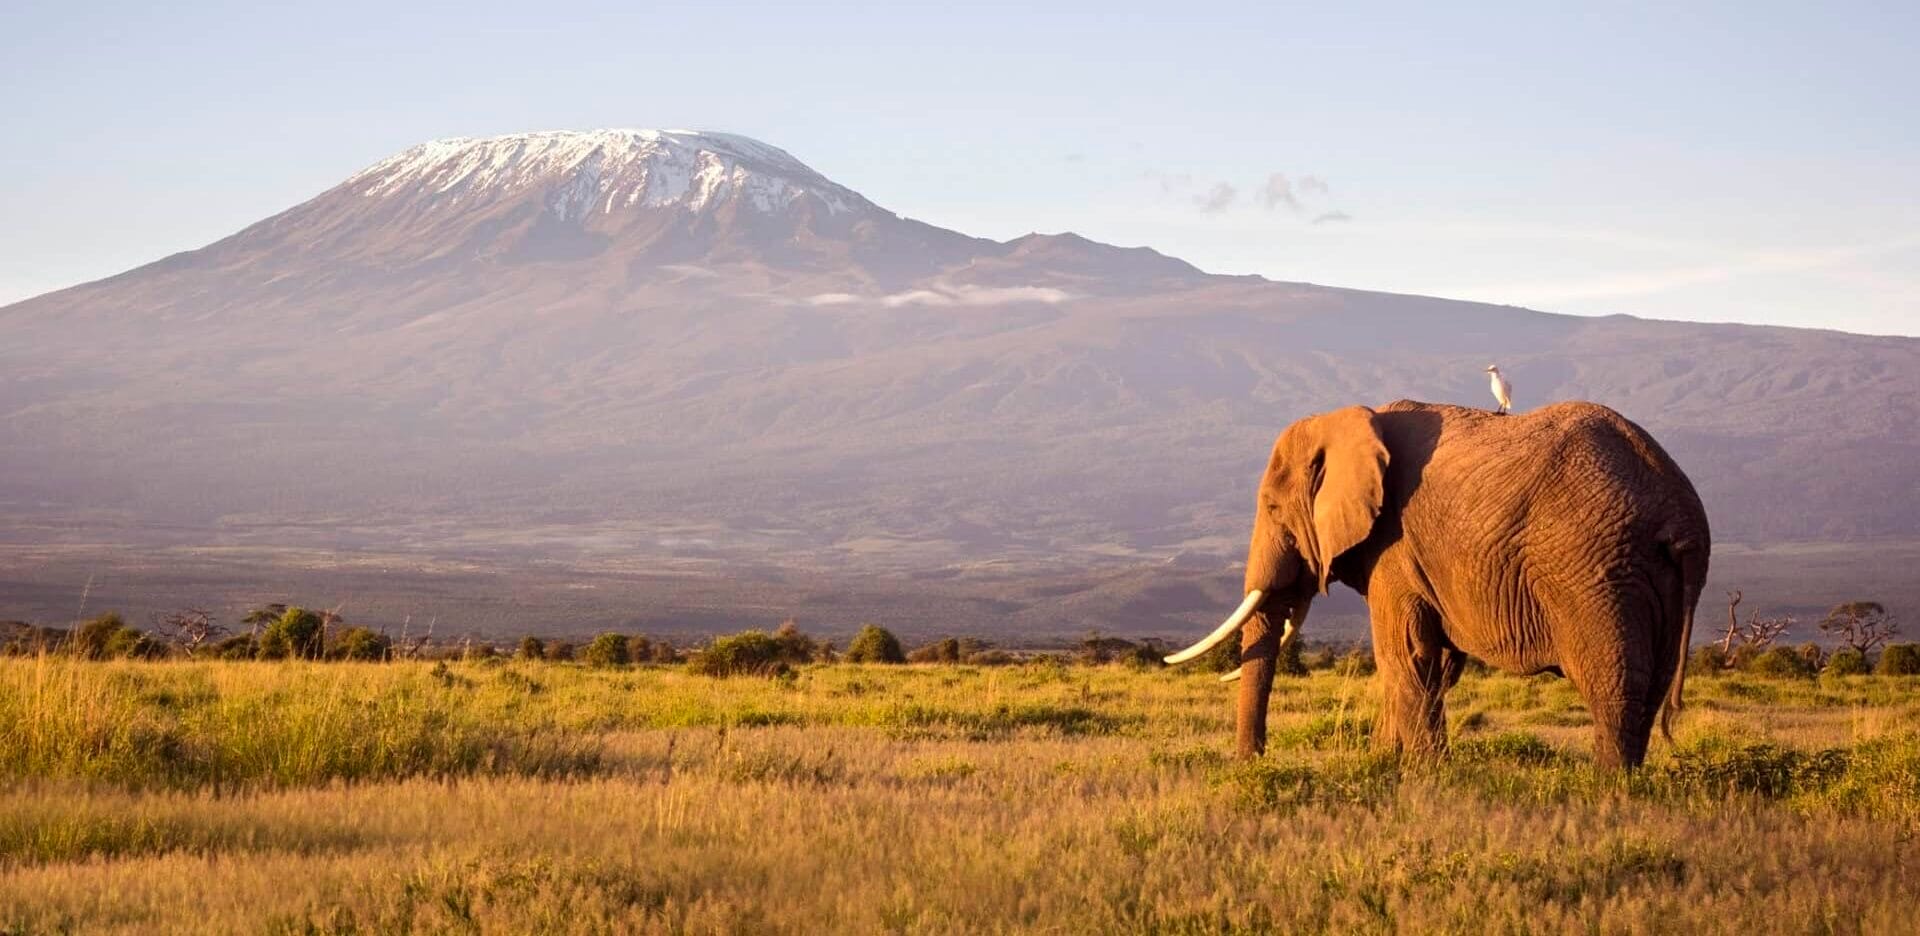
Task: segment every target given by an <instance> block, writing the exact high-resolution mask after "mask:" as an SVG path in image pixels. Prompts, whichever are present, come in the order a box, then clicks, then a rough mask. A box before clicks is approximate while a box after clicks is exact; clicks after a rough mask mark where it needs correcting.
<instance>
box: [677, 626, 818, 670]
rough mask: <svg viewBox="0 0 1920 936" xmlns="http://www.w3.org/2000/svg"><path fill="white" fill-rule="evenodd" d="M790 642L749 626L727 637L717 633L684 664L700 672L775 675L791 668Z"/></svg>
mask: <svg viewBox="0 0 1920 936" xmlns="http://www.w3.org/2000/svg"><path fill="white" fill-rule="evenodd" d="M792 649H793V648H792V645H791V644H782V643H781V642H780V640H778V639H777V638H775V637H773V636H772V635H769V634H768V633H767V632H766V631H758V630H750V631H745V632H742V633H738V634H733V635H731V636H727V637H716V638H714V641H713V643H711V644H708V645H707V648H706V649H705V650H702V651H700V652H698V653H696V654H694V655H693V658H692V659H691V660H688V661H687V668H688V669H689V670H691V671H693V672H694V673H697V674H699V675H701V676H713V677H717V678H722V679H724V678H726V677H728V676H777V675H780V674H781V673H783V672H791V670H792V667H790V666H789V665H788V662H787V659H786V656H785V655H786V654H787V653H788V652H790V651H791V650H792Z"/></svg>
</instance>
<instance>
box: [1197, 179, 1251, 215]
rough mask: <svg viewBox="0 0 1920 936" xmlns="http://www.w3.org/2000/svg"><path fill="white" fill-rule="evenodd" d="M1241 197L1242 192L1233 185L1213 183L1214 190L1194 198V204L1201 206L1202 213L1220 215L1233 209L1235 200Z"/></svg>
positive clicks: (1211, 189)
mask: <svg viewBox="0 0 1920 936" xmlns="http://www.w3.org/2000/svg"><path fill="white" fill-rule="evenodd" d="M1239 195H1240V190H1239V189H1236V188H1234V187H1233V186H1232V185H1230V184H1228V183H1226V182H1215V183H1213V188H1210V189H1208V190H1206V192H1205V193H1203V194H1200V195H1195V196H1193V203H1194V204H1195V205H1197V206H1199V208H1200V210H1201V211H1202V212H1205V213H1207V214H1218V213H1219V212H1222V211H1225V210H1227V209H1228V208H1229V207H1232V205H1233V200H1234V199H1235V198H1238V197H1239Z"/></svg>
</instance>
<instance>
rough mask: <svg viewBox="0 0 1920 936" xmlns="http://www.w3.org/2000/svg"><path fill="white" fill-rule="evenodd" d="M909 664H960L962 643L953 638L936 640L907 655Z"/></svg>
mask: <svg viewBox="0 0 1920 936" xmlns="http://www.w3.org/2000/svg"><path fill="white" fill-rule="evenodd" d="M907 662H909V663H958V662H960V641H958V640H955V639H954V638H952V637H947V638H945V639H942V640H936V641H934V642H933V643H930V644H927V645H926V646H924V647H921V648H919V649H918V650H915V651H913V652H912V653H909V654H907Z"/></svg>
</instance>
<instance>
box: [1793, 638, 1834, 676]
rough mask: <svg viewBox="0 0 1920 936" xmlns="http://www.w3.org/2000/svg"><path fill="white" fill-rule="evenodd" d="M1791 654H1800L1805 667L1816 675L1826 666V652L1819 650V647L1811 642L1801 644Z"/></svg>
mask: <svg viewBox="0 0 1920 936" xmlns="http://www.w3.org/2000/svg"><path fill="white" fill-rule="evenodd" d="M1793 652H1795V653H1798V654H1800V659H1802V660H1805V661H1807V665H1808V666H1810V667H1812V668H1813V671H1814V672H1816V673H1817V672H1819V671H1820V668H1821V667H1823V666H1825V665H1827V651H1825V650H1822V649H1820V645H1819V644H1817V643H1814V642H1813V641H1807V642H1806V643H1803V644H1801V645H1800V646H1798V647H1796V648H1794V651H1793Z"/></svg>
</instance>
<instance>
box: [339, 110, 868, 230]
mask: <svg viewBox="0 0 1920 936" xmlns="http://www.w3.org/2000/svg"><path fill="white" fill-rule="evenodd" d="M347 185H348V186H349V187H353V188H357V190H358V192H359V194H361V195H363V196H366V197H369V198H381V197H395V196H414V197H418V196H429V197H433V198H435V199H436V200H446V201H449V202H463V201H468V200H470V199H487V198H492V197H498V196H501V195H506V194H511V193H518V192H522V191H526V190H529V189H540V190H544V192H545V197H546V199H547V206H548V208H549V209H551V210H552V211H553V212H554V213H555V214H556V215H558V216H560V217H561V218H563V219H576V218H582V217H584V216H586V215H588V214H592V213H605V214H611V213H612V212H614V211H617V210H619V209H622V208H629V207H634V206H645V207H650V208H660V207H680V208H686V209H689V210H693V211H700V210H702V209H705V208H707V207H708V206H710V205H718V204H721V203H725V202H728V201H733V200H738V201H740V202H742V203H744V204H746V205H749V206H751V207H752V208H754V209H756V210H759V211H774V210H777V209H781V208H785V207H787V206H789V205H791V204H793V203H794V202H796V201H799V200H800V199H802V198H807V197H812V198H815V199H818V200H819V202H820V203H821V204H822V205H823V206H824V207H825V208H826V209H827V210H828V211H829V212H831V213H833V214H839V213H842V212H848V211H855V210H862V209H867V210H871V209H873V205H872V204H871V203H869V202H868V201H867V200H866V199H865V198H862V197H861V196H860V195H859V194H858V193H856V192H854V191H853V190H851V189H848V188H845V187H843V186H840V185H838V184H835V183H834V182H832V181H830V180H829V179H827V178H826V177H825V176H822V175H821V174H819V173H817V172H815V171H813V170H812V169H811V168H808V167H807V165H806V164H805V163H802V162H801V161H799V160H798V159H795V158H793V156H791V155H789V154H788V153H787V152H786V151H785V150H782V149H780V148H778V147H774V146H769V145H767V144H765V143H762V142H760V141H758V140H754V139H750V138H748V137H743V136H738V135H735V134H730V133H715V132H711V131H704V130H587V131H542V132H534V133H515V134H509V135H507V136H497V137H486V138H474V137H456V138H453V139H446V140H434V141H432V142H429V143H422V144H420V145H418V146H415V147H411V148H409V149H407V150H405V151H403V152H400V153H398V154H395V155H394V156H391V157H389V158H387V159H384V160H382V161H380V162H378V163H375V164H374V165H372V166H369V167H368V168H366V169H365V170H362V171H361V172H360V173H359V174H357V175H355V176H354V177H353V178H351V179H349V180H348V181H347Z"/></svg>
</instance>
